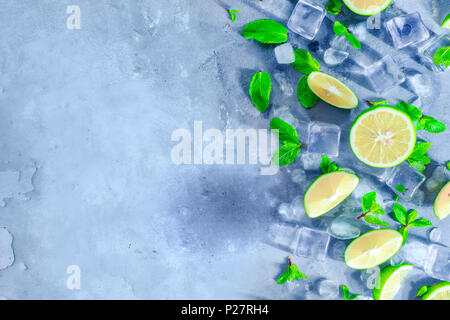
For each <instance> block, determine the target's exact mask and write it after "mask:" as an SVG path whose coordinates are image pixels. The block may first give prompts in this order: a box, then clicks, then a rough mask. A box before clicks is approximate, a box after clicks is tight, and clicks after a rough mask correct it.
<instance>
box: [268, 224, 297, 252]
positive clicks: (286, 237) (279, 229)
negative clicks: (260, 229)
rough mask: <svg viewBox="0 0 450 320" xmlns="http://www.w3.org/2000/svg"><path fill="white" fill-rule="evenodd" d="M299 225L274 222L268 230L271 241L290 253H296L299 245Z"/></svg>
mask: <svg viewBox="0 0 450 320" xmlns="http://www.w3.org/2000/svg"><path fill="white" fill-rule="evenodd" d="M298 231H299V230H298V227H296V226H292V225H290V224H287V223H277V224H273V225H272V226H271V227H270V229H269V232H268V240H269V242H270V243H271V244H272V245H274V246H276V247H278V248H280V249H282V250H284V251H287V252H289V253H294V252H295V248H296V246H297V238H298Z"/></svg>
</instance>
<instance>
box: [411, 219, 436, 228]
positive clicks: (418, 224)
mask: <svg viewBox="0 0 450 320" xmlns="http://www.w3.org/2000/svg"><path fill="white" fill-rule="evenodd" d="M409 225H410V226H411V227H419V228H421V227H430V226H432V225H433V224H432V223H431V221H429V220H427V219H425V218H420V219H417V220H414V221H413V222H411V223H410V224H409Z"/></svg>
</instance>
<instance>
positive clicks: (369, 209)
mask: <svg viewBox="0 0 450 320" xmlns="http://www.w3.org/2000/svg"><path fill="white" fill-rule="evenodd" d="M361 206H362V211H363V213H362V214H361V215H360V216H358V217H357V219H361V218H364V221H366V222H367V223H370V224H374V225H377V226H382V227H389V223H387V222H385V221H383V220H381V219H380V218H378V217H377V216H375V215H385V214H386V212H385V211H384V210H383V209H382V208H381V206H380V205H379V204H378V203H377V192H376V191H371V192H368V193H366V194H365V195H363V196H362V198H361ZM370 213H372V214H375V215H370Z"/></svg>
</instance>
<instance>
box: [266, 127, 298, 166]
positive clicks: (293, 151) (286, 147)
mask: <svg viewBox="0 0 450 320" xmlns="http://www.w3.org/2000/svg"><path fill="white" fill-rule="evenodd" d="M270 130H272V131H274V132H275V133H276V134H277V135H278V139H279V140H280V143H281V144H282V146H281V147H279V148H278V149H277V150H276V151H275V152H274V154H273V155H272V163H273V164H275V165H278V166H280V167H282V166H286V165H288V164H290V163H292V162H294V161H295V159H297V157H298V156H299V154H300V148H301V146H303V145H305V144H303V143H300V139H299V137H298V134H297V130H295V129H294V128H293V127H292V126H291V125H290V124H289V123H287V122H284V121H283V120H281V119H279V118H273V119H272V120H271V121H270Z"/></svg>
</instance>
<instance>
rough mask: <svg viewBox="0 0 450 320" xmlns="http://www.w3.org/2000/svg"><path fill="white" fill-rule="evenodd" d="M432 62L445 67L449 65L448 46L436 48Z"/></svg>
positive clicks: (449, 52)
mask: <svg viewBox="0 0 450 320" xmlns="http://www.w3.org/2000/svg"><path fill="white" fill-rule="evenodd" d="M433 62H434V63H435V64H436V65H437V66H440V65H444V66H445V67H446V68H448V66H449V65H450V47H442V48H439V49H437V51H436V52H435V53H434V55H433Z"/></svg>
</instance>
